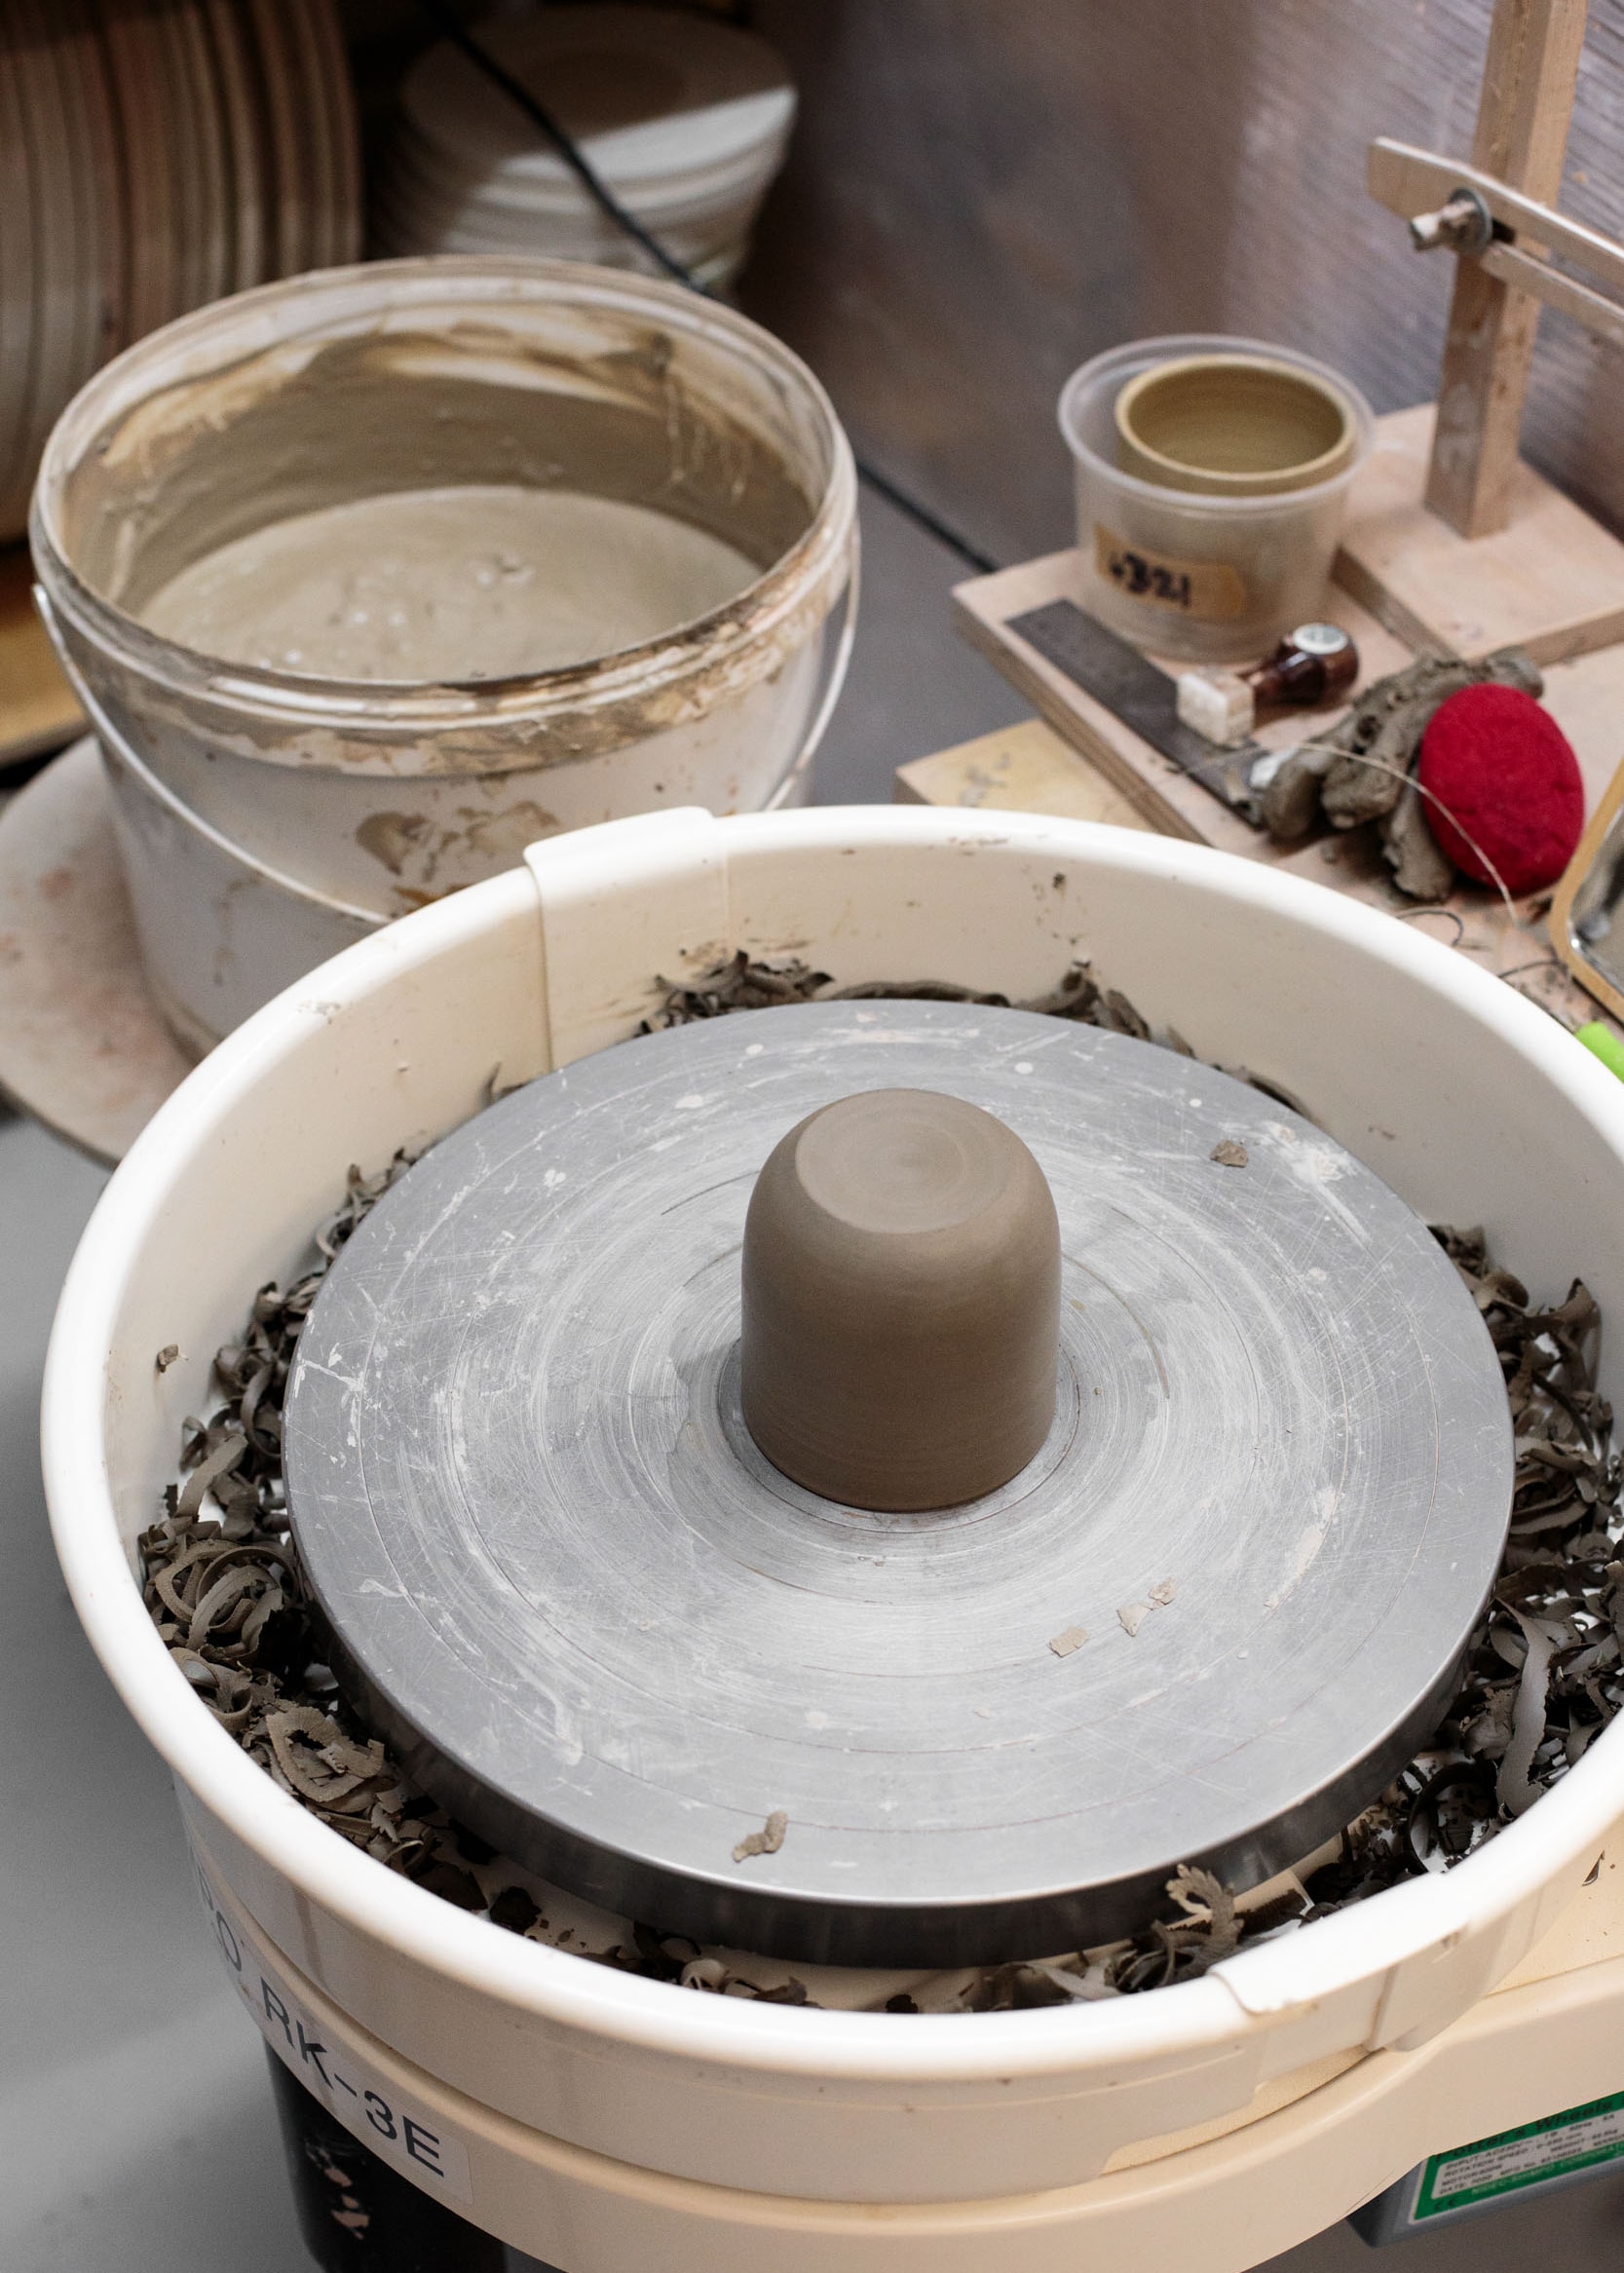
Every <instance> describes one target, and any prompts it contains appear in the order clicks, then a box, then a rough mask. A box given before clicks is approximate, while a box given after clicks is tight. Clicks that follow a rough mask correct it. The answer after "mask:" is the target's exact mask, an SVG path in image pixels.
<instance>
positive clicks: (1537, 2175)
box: [1411, 2092, 1624, 2223]
mask: <svg viewBox="0 0 1624 2273" xmlns="http://www.w3.org/2000/svg"><path fill="white" fill-rule="evenodd" d="M1619 2155H1624V2092H1614V2093H1613V2094H1612V2095H1611V2097H1610V2098H1608V2099H1605V2100H1590V2101H1587V2102H1586V2103H1585V2104H1584V2105H1583V2106H1582V2107H1567V2108H1565V2109H1564V2110H1563V2112H1562V2113H1561V2114H1560V2115H1547V2116H1546V2117H1545V2118H1544V2119H1543V2120H1542V2121H1541V2122H1538V2123H1524V2124H1520V2125H1519V2126H1518V2128H1517V2129H1516V2130H1515V2131H1502V2132H1500V2133H1498V2134H1497V2135H1496V2137H1494V2138H1493V2139H1478V2140H1473V2141H1472V2143H1471V2144H1470V2145H1469V2146H1457V2147H1453V2148H1452V2149H1451V2150H1450V2152H1449V2153H1448V2154H1435V2155H1430V2156H1428V2158H1427V2160H1426V2162H1425V2163H1424V2164H1423V2165H1422V2166H1421V2182H1420V2185H1419V2187H1418V2188H1417V2190H1416V2207H1415V2209H1414V2210H1413V2211H1412V2213H1411V2216H1412V2218H1413V2219H1414V2220H1415V2221H1416V2223H1418V2222H1419V2221H1420V2220H1421V2219H1422V2218H1427V2217H1441V2216H1444V2215H1445V2214H1446V2213H1447V2212H1450V2211H1457V2210H1467V2209H1470V2208H1471V2207H1472V2206H1473V2205H1474V2204H1476V2203H1479V2202H1491V2201H1493V2200H1495V2199H1497V2198H1498V2197H1499V2196H1500V2195H1503V2194H1513V2193H1516V2192H1518V2191H1519V2190H1520V2189H1521V2188H1523V2187H1525V2186H1536V2185H1543V2184H1546V2183H1547V2182H1548V2181H1549V2180H1551V2179H1553V2178H1567V2177H1568V2176H1570V2175H1572V2174H1574V2173H1576V2172H1579V2171H1588V2170H1594V2169H1595V2168H1596V2166H1597V2165H1598V2164H1600V2163H1607V2162H1611V2161H1613V2160H1614V2158H1615V2157H1616V2156H1619Z"/></svg>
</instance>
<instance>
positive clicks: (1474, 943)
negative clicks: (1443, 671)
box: [895, 552, 1624, 1028]
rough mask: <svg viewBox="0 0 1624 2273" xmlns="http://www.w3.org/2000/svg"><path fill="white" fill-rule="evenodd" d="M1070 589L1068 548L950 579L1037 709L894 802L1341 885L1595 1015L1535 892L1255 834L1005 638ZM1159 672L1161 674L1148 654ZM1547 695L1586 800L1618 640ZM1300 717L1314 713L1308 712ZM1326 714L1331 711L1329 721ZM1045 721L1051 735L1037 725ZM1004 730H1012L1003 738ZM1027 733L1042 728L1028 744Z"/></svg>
mask: <svg viewBox="0 0 1624 2273" xmlns="http://www.w3.org/2000/svg"><path fill="white" fill-rule="evenodd" d="M1078 588H1081V578H1078V564H1076V554H1075V552H1054V554H1049V557H1047V559H1040V561H1027V564H1024V566H1020V568H1004V571H1000V573H998V575H991V578H977V580H974V582H972V585H961V587H959V591H957V593H954V607H957V621H959V627H961V629H963V632H965V636H967V639H970V641H972V643H974V646H977V648H981V653H984V655H986V657H988V660H991V662H993V663H998V668H1000V670H1001V673H1004V677H1008V680H1011V682H1013V684H1015V687H1020V691H1022V694H1027V696H1029V701H1031V702H1034V704H1036V707H1038V709H1040V711H1042V718H1044V721H1047V725H1040V723H1038V721H1034V723H1029V725H1027V728H1011V730H1006V732H1004V735H986V737H981V741H970V743H963V745H961V748H957V750H943V752H938V755H936V757H926V759H916V762H913V764H911V766H902V769H899V771H897V791H895V793H897V798H899V800H916V803H923V805H988V807H993V810H1004V812H1013V810H1020V812H1038V814H1068V816H1075V818H1088V820H1119V818H1126V825H1136V823H1138V825H1150V827H1153V830H1160V834H1167V837H1186V839H1192V841H1197V844H1208V846H1215V848H1218V851H1222V852H1238V854H1242V857H1245V859H1261V861H1267V864H1269V866H1274V868H1286V871H1288V873H1293V875H1302V878H1308V880H1310V882H1315V885H1329V887H1331V889H1336V891H1347V893H1351V895H1354V898H1356V900H1365V902H1368V905H1370V907H1379V909H1383V914H1390V916H1397V919H1399V921H1402V923H1416V926H1419V929H1424V932H1431V934H1433V936H1435V939H1442V941H1445V943H1447V946H1454V948H1458V950H1460V953H1462V955H1469V957H1472V962H1476V964H1479V966H1481V968H1486V970H1492V973H1494V975H1499V977H1510V980H1513V984H1515V987H1517V989H1520V991H1522V994H1527V996H1530V1001H1535V1003H1540V1007H1542V1009H1549V1011H1551V1016H1554V1018H1558V1021H1561V1023H1563V1025H1567V1028H1574V1025H1583V1023H1585V1021H1588V1018H1595V1016H1599V1011H1597V1003H1595V1001H1592V998H1590V996H1588V994H1585V991H1583V989H1581V987H1578V984H1576V982H1574V980H1571V977H1569V973H1567V970H1565V968H1563V964H1561V960H1558V957H1556V953H1554V950H1551V946H1549V939H1547V932H1544V898H1547V895H1537V893H1535V895H1533V898H1530V900H1524V902H1520V905H1517V909H1515V914H1508V909H1506V905H1503V902H1501V900H1499V898H1496V895H1494V893H1490V891H1483V889H1481V887H1476V885H1458V887H1455V891H1454V893H1452V895H1449V900H1445V902H1440V905H1435V907H1426V905H1419V902H1416V900H1406V898H1404V893H1399V891H1397V887H1395V885H1392V880H1390V873H1388V866H1385V861H1383V857H1381V846H1379V841H1377V832H1375V830H1372V827H1365V830H1349V832H1347V834H1341V832H1336V830H1322V832H1320V834H1317V837H1310V839H1308V841H1303V844H1295V846H1281V844H1274V839H1269V837H1267V834H1265V832H1261V830H1254V827H1249V825H1247V823H1245V820H1242V818H1240V816H1238V814H1233V812H1231V810H1228V807H1227V805H1222V803H1220V800H1218V798H1213V796H1211V793H1208V791H1206V789H1201V784H1199V782H1192V779H1190V777H1188V776H1186V773H1181V771H1179V769H1177V766H1172V764H1170V762H1167V759H1165V757H1160V755H1158V752H1156V750H1152V748H1150V743H1145V741H1140V739H1138V735H1133V732H1131V730H1129V728H1124V725H1122V721H1119V718H1115V716H1113V714H1111V711H1106V709H1104V704H1099V702H1095V701H1092V698H1090V696H1085V694H1083V691H1081V689H1078V687H1076V684H1075V682H1072V680H1068V677H1065V673H1063V670H1058V668H1056V666H1054V663H1049V662H1047V660H1044V657H1042V655H1038V653H1036V650H1034V648H1029V646H1027V641H1022V639H1020V634H1013V632H1008V627H1006V621H1004V616H1006V614H1008V616H1022V614H1024V612H1027V609H1031V607H1042V605H1044V602H1047V600H1056V598H1070V595H1075V593H1076V591H1078ZM1331 614H1334V619H1336V621H1338V623H1344V625H1347V629H1349V632H1354V636H1356V641H1358V646H1361V663H1363V666H1365V670H1363V675H1365V677H1379V675H1381V673H1385V670H1397V668H1399V666H1402V663H1406V662H1409V660H1411V655H1409V650H1406V648H1402V646H1399V643H1397V641H1392V639H1390V634H1385V632H1383V629H1381V627H1379V625H1375V623H1370V619H1365V616H1363V612H1361V609H1354V607H1349V605H1344V602H1342V600H1341V595H1334V598H1331ZM1160 668H1167V670H1170V668H1174V666H1170V663H1163V666H1160ZM1547 702H1549V707H1551V711H1554V716H1556V718H1558V723H1561V725H1563V730H1565V732H1567V737H1569V741H1571V743H1574V750H1576V755H1578V764H1581V771H1583V776H1585V798H1588V803H1595V800H1597V798H1599V793H1602V789H1604V786H1605V784H1608V779H1610V777H1612V773H1615V769H1617V762H1619V755H1624V748H1622V745H1624V646H1619V648H1608V650H1604V653H1597V655H1583V657H1576V660H1574V662H1567V663H1558V666H1551V670H1549V673H1547ZM1308 716H1313V714H1308ZM1331 716H1334V714H1331ZM1051 728H1058V732H1051ZM1015 737H1022V739H1020V741H1015ZM1036 737H1044V739H1042V741H1038V739H1036ZM1302 739H1303V711H1297V714H1286V716H1283V718H1274V721H1272V723H1269V725H1265V728H1263V732H1261V735H1259V741H1263V743H1267V745H1272V748H1274V745H1283V743H1293V741H1302ZM1109 800H1115V803H1119V805H1126V816H1124V814H1119V812H1115V810H1109Z"/></svg>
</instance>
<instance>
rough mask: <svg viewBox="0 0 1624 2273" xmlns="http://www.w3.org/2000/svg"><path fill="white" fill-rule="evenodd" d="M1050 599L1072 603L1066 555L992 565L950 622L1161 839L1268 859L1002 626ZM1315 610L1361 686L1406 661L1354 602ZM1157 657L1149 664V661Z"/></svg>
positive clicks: (1294, 735) (1238, 825) (1193, 786)
mask: <svg viewBox="0 0 1624 2273" xmlns="http://www.w3.org/2000/svg"><path fill="white" fill-rule="evenodd" d="M1059 599H1069V600H1076V601H1077V602H1078V604H1079V605H1080V604H1081V603H1082V599H1083V568H1082V562H1081V559H1080V557H1079V555H1078V554H1077V553H1076V552H1075V551H1074V552H1050V553H1048V554H1047V555H1046V556H1045V557H1044V558H1043V559H1041V560H1028V561H1025V562H1023V563H1022V565H1021V566H1020V567H1018V568H1004V569H1000V570H999V572H998V573H997V575H995V576H982V577H976V578H975V579H974V580H973V581H972V582H971V583H969V584H962V585H960V586H959V587H958V588H957V589H956V590H955V592H954V595H953V605H954V620H955V622H956V624H957V625H958V628H959V630H960V631H961V632H962V633H963V636H964V637H965V638H966V639H967V640H968V641H969V642H970V644H971V646H972V647H976V648H979V649H980V651H981V653H982V654H983V655H984V656H986V658H987V660H988V661H989V663H993V664H994V665H996V667H997V668H998V669H999V670H1001V672H1002V673H1003V675H1004V677H1005V678H1006V679H1008V680H1010V681H1011V683H1012V684H1013V685H1015V686H1016V687H1018V688H1019V689H1020V691H1021V693H1022V694H1023V695H1024V696H1025V697H1026V698H1027V700H1028V701H1029V702H1031V703H1032V704H1033V705H1034V707H1035V708H1036V709H1038V710H1039V711H1040V712H1041V713H1042V715H1043V717H1044V718H1045V719H1047V721H1048V723H1049V724H1050V725H1051V726H1052V727H1053V728H1054V729H1055V731H1056V732H1057V733H1058V734H1059V735H1060V736H1061V737H1062V738H1063V739H1065V740H1066V741H1069V742H1070V743H1072V745H1073V746H1074V747H1075V748H1076V749H1078V750H1080V751H1081V752H1082V754H1083V756H1084V757H1086V758H1088V759H1090V760H1091V761H1092V763H1093V764H1094V765H1095V766H1096V767H1097V768H1098V769H1099V771H1100V773H1102V774H1103V775H1104V776H1105V777H1106V779H1107V780H1108V781H1109V782H1110V783H1111V785H1112V787H1113V788H1114V789H1115V790H1116V791H1117V793H1118V794H1119V795H1120V796H1122V797H1123V798H1125V799H1126V800H1127V802H1128V803H1129V804H1130V805H1131V806H1132V807H1133V808H1134V809H1135V810H1136V811H1137V812H1138V813H1140V814H1143V816H1144V817H1145V819H1146V820H1147V821H1148V822H1149V823H1150V825H1151V827H1152V828H1153V829H1159V830H1160V831H1161V833H1162V834H1163V835H1164V836H1171V837H1190V838H1193V839H1194V841H1195V842H1196V843H1197V844H1203V845H1217V846H1219V847H1220V848H1221V849H1222V850H1224V851H1226V852H1244V853H1246V854H1247V855H1248V856H1249V857H1257V856H1258V855H1259V853H1260V851H1261V852H1263V855H1264V856H1265V857H1271V856H1272V854H1273V850H1274V849H1273V848H1271V847H1270V845H1269V840H1268V839H1267V838H1266V837H1260V834H1259V832H1258V831H1257V830H1256V829H1254V828H1252V827H1251V826H1250V825H1249V823H1247V822H1246V821H1244V820H1242V819H1241V817H1240V815H1239V814H1234V813H1231V812H1230V811H1229V809H1228V808H1227V806H1226V805H1224V804H1222V803H1221V802H1220V801H1219V799H1217V798H1216V797H1214V796H1213V795H1212V793H1211V791H1210V790H1207V789H1204V788H1203V787H1202V786H1201V784H1200V782H1199V781H1196V780H1192V779H1191V777H1190V775H1188V774H1186V773H1185V772H1184V771H1183V770H1182V769H1181V768H1180V767H1178V766H1175V765H1174V764H1173V763H1172V761H1171V760H1170V759H1168V758H1164V757H1162V756H1161V754H1160V752H1159V751H1157V750H1153V749H1152V747H1151V745H1150V744H1149V742H1146V741H1143V740H1142V739H1140V737H1139V736H1138V735H1137V734H1135V733H1134V732H1133V730H1132V728H1131V727H1128V726H1125V725H1124V724H1123V722H1122V721H1121V719H1119V718H1118V717H1117V716H1116V715H1115V713H1114V711H1111V710H1108V709H1107V708H1106V706H1105V704H1104V703H1103V702H1098V701H1095V700H1094V699H1093V697H1092V696H1090V695H1087V694H1085V693H1084V692H1083V691H1082V689H1081V688H1080V687H1079V686H1077V684H1076V681H1075V680H1074V679H1070V678H1068V677H1067V675H1066V673H1065V672H1064V671H1063V670H1061V669H1060V668H1059V666H1058V665H1057V664H1055V663H1050V662H1049V660H1048V658H1047V657H1046V656H1043V655H1040V654H1039V651H1038V649H1037V648H1035V647H1033V646H1032V645H1030V643H1029V642H1028V641H1026V640H1024V639H1023V638H1022V637H1021V636H1020V634H1019V633H1018V632H1016V631H1012V630H1011V629H1010V627H1009V625H1010V620H1011V619H1012V618H1016V617H1020V616H1024V615H1026V614H1027V613H1028V611H1029V610H1031V609H1034V608H1041V607H1043V606H1045V605H1046V604H1047V603H1048V602H1049V601H1051V600H1059ZM1325 607H1326V611H1327V613H1328V614H1330V615H1331V616H1332V617H1333V619H1334V620H1335V621H1336V622H1337V623H1339V624H1341V625H1343V627H1344V628H1345V629H1346V630H1347V631H1349V632H1351V634H1352V636H1353V639H1354V642H1355V644H1356V645H1357V647H1358V649H1359V660H1360V664H1361V675H1360V683H1361V684H1364V683H1365V682H1366V681H1368V680H1370V679H1375V678H1380V677H1382V676H1383V675H1384V674H1385V673H1386V672H1388V671H1394V670H1398V669H1400V668H1401V667H1402V666H1403V665H1404V664H1405V663H1409V662H1410V661H1411V654H1410V650H1409V649H1408V648H1406V647H1403V646H1401V645H1400V643H1399V642H1398V641H1397V640H1396V639H1394V638H1393V637H1392V635H1391V634H1390V633H1389V632H1387V631H1385V630H1383V629H1382V627H1381V625H1379V624H1378V623H1377V622H1376V621H1375V620H1374V618H1372V617H1370V616H1368V615H1366V613H1365V611H1364V610H1363V609H1362V608H1361V607H1359V606H1358V605H1357V603H1356V602H1353V601H1349V600H1348V599H1347V598H1346V597H1345V596H1344V595H1343V594H1341V593H1338V592H1331V593H1328V594H1327V596H1326V601H1325ZM1158 660H1159V659H1157V658H1156V657H1153V656H1152V658H1151V661H1152V662H1157V661H1158ZM1160 667H1161V668H1162V669H1163V670H1166V671H1169V672H1174V673H1176V672H1177V670H1178V669H1179V667H1180V666H1179V665H1178V664H1176V663H1165V662H1162V663H1160ZM1337 707H1340V705H1338V706H1337ZM1335 715H1336V709H1335V708H1333V709H1332V710H1329V711H1325V712H1315V711H1302V710H1297V711H1288V712H1285V713H1283V714H1282V715H1280V716H1277V717H1275V718H1273V719H1270V720H1269V721H1268V722H1267V723H1266V724H1265V726H1264V727H1263V728H1262V729H1261V730H1260V732H1259V734H1258V738H1257V739H1259V741H1260V742H1262V743H1263V744H1264V746H1265V748H1266V749H1279V748H1286V747H1289V746H1290V745H1291V744H1292V743H1293V742H1299V741H1301V740H1302V739H1303V737H1304V735H1305V734H1309V733H1312V732H1313V730H1314V722H1315V721H1318V722H1320V723H1323V722H1324V721H1325V720H1326V719H1328V718H1331V717H1334V716H1335ZM1037 810H1039V811H1043V810H1046V809H1045V808H1041V807H1039V808H1038V809H1037Z"/></svg>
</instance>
